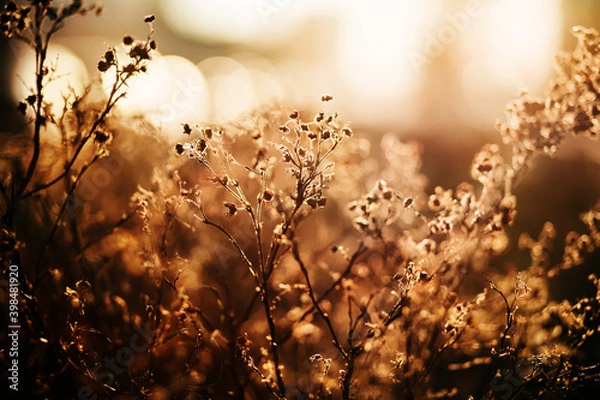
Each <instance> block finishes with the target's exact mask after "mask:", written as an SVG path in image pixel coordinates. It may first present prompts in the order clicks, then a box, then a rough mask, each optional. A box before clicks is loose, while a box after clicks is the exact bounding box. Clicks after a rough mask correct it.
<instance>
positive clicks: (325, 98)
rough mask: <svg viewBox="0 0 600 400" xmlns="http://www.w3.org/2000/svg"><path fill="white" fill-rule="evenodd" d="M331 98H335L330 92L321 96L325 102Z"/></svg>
mask: <svg viewBox="0 0 600 400" xmlns="http://www.w3.org/2000/svg"><path fill="white" fill-rule="evenodd" d="M331 100H333V97H332V96H330V95H328V94H326V95H323V96H321V101H323V102H326V101H331Z"/></svg>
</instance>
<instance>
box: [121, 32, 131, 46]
mask: <svg viewBox="0 0 600 400" xmlns="http://www.w3.org/2000/svg"><path fill="white" fill-rule="evenodd" d="M133 41H134V39H133V36H130V35H125V36H123V44H124V45H125V46H131V45H132V44H133Z"/></svg>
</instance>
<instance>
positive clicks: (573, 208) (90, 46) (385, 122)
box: [0, 0, 600, 238]
mask: <svg viewBox="0 0 600 400" xmlns="http://www.w3.org/2000/svg"><path fill="white" fill-rule="evenodd" d="M3 3H5V2H3ZM103 4H104V12H103V14H102V15H101V16H100V17H94V16H89V17H87V18H75V19H73V20H72V21H70V22H69V23H68V25H67V26H66V28H65V29H64V30H62V31H61V32H60V33H59V35H58V36H57V38H56V41H55V44H56V46H55V47H54V48H53V49H51V53H52V54H59V56H58V58H57V57H56V55H55V56H52V57H54V58H52V57H51V59H54V60H57V61H58V71H59V72H60V74H59V75H61V76H63V77H64V78H61V79H58V80H56V81H55V82H54V83H53V84H52V88H51V89H49V90H50V92H51V93H48V96H54V98H55V99H57V100H58V99H60V97H61V91H64V90H65V88H66V87H67V85H71V86H72V87H74V88H75V89H76V90H81V88H82V87H83V86H84V85H85V84H86V83H87V82H89V81H90V80H94V79H99V76H100V74H99V73H98V71H97V69H96V63H97V61H98V60H99V59H100V56H101V55H102V54H103V53H104V51H105V50H106V47H107V46H109V45H117V44H119V43H121V39H122V37H123V35H124V34H131V35H133V36H134V37H135V38H139V39H142V38H144V37H145V36H146V35H147V33H148V30H147V26H146V24H144V23H143V21H142V19H143V17H144V16H145V15H147V14H151V13H154V14H156V17H157V20H156V22H155V23H154V28H155V30H156V33H155V36H154V37H155V39H156V40H157V42H158V52H159V53H160V56H157V57H155V58H154V60H153V61H152V63H151V64H150V66H149V73H148V74H147V75H146V76H142V77H140V78H139V79H138V80H137V81H136V82H134V83H133V84H132V85H131V88H130V94H129V96H128V98H127V99H126V101H124V102H123V103H122V104H121V107H120V109H121V111H122V112H125V113H144V114H145V115H147V116H148V118H150V119H151V120H152V121H153V122H155V123H156V124H157V125H159V126H161V127H162V132H163V134H164V135H165V137H166V138H167V139H168V140H169V141H175V140H177V138H178V137H179V135H180V132H181V123H182V122H190V123H198V124H201V125H202V124H212V123H224V122H226V121H229V120H232V119H235V118H237V117H239V116H240V115H242V114H243V113H244V112H247V111H248V110H251V109H252V108H254V107H256V106H259V105H261V104H265V103H269V102H271V101H273V100H280V101H282V102H283V103H284V104H289V105H290V106H291V107H295V108H302V107H306V106H309V107H318V106H319V105H320V102H319V99H320V97H321V95H323V94H331V95H333V96H334V98H335V101H334V104H333V106H334V107H335V108H336V109H337V110H339V111H340V112H341V114H342V116H343V117H344V118H345V119H346V120H349V121H351V124H352V126H353V127H354V129H355V130H356V131H360V132H363V133H364V134H366V135H368V136H369V137H370V138H372V139H373V142H377V141H378V139H379V138H380V137H381V136H382V135H383V134H385V133H387V132H393V133H396V134H398V135H399V136H400V137H401V139H403V140H410V139H417V140H418V141H420V142H421V143H423V148H424V153H423V159H424V167H423V168H424V173H425V174H426V175H427V176H429V177H430V185H431V189H432V188H433V186H435V185H443V186H447V187H455V186H456V185H457V184H458V183H459V182H460V181H462V180H464V179H466V178H467V177H468V171H469V164H470V162H471V157H472V155H473V154H474V153H475V152H476V151H477V150H478V149H479V148H480V147H481V145H483V144H484V143H486V142H489V141H499V136H498V135H497V133H496V132H495V130H494V124H495V121H496V120H497V119H498V118H502V116H503V109H504V105H505V104H506V103H507V102H508V101H510V100H511V99H513V98H516V97H517V96H518V95H519V93H521V92H522V91H523V90H526V91H528V92H530V93H532V94H538V93H540V94H541V93H543V91H544V90H545V88H546V87H547V86H548V82H549V79H550V78H551V77H552V73H553V60H554V54H555V53H556V52H558V51H560V50H563V49H564V50H571V49H573V48H574V46H575V40H574V38H573V37H572V36H571V34H570V32H569V31H570V28H571V27H572V26H574V25H584V26H588V27H595V28H600V2H599V1H596V0H578V1H568V0H527V1H521V0H460V1H458V0H456V1H455V0H419V1H411V0H394V1H381V0H378V1H369V2H365V1H359V0H343V1H342V0H329V1H322V0H127V1H119V0H104V1H103ZM30 56H31V54H30V53H28V52H27V51H26V49H22V48H20V47H19V46H15V45H14V44H12V43H9V42H8V41H7V40H6V39H5V38H2V39H1V41H0V57H1V61H2V62H1V63H0V71H1V73H0V78H1V86H0V87H1V88H2V90H1V93H0V102H1V108H0V131H1V132H2V133H5V132H19V131H23V129H25V128H24V127H25V122H24V121H23V120H22V119H20V117H19V116H18V115H17V113H16V112H15V105H16V104H17V102H18V100H21V99H22V98H23V97H24V96H25V94H26V92H27V91H26V89H24V88H25V87H26V85H25V86H24V85H23V83H25V84H27V82H29V81H30V80H29V79H30V78H31V77H32V73H31V71H32V67H31V62H32V59H31V57H30ZM15 76H19V77H20V78H18V79H15ZM105 86H108V83H105ZM78 88H79V89H78ZM374 147H377V146H374ZM518 190H519V191H521V193H518V194H519V195H520V196H521V197H520V214H521V215H527V218H526V219H519V220H518V221H517V227H515V229H516V230H517V231H529V232H530V233H531V234H532V235H534V236H537V233H538V232H539V229H540V228H541V226H542V224H543V222H544V221H545V220H547V219H553V220H556V218H555V217H556V216H557V215H558V216H559V217H560V216H566V215H569V218H564V220H565V222H564V224H563V225H561V221H560V218H559V221H557V224H558V228H559V238H560V237H561V236H560V235H561V234H562V233H564V232H566V230H567V229H578V228H579V226H578V225H576V222H573V221H574V220H573V218H572V216H573V215H577V214H579V213H581V212H583V211H585V210H586V209H587V208H588V207H589V206H591V205H592V204H593V203H594V202H595V201H596V199H598V198H599V197H600V147H599V145H598V142H590V141H589V140H577V139H573V140H571V141H570V142H569V143H567V145H566V146H565V148H563V149H562V150H561V151H559V153H558V154H557V155H556V157H555V159H553V160H548V159H543V160H541V161H540V163H539V164H538V166H537V167H536V168H535V169H534V171H532V173H531V175H530V176H529V179H528V180H526V181H524V182H523V184H522V185H521V187H520V188H519V189H518ZM566 221H571V222H566Z"/></svg>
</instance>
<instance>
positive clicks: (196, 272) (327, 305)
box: [0, 0, 600, 399]
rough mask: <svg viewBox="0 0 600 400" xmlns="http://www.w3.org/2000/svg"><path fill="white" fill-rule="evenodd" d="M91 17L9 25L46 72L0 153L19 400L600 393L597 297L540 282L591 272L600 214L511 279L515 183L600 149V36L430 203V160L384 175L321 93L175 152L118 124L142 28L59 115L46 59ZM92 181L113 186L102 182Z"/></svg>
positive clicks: (77, 10) (41, 8)
mask: <svg viewBox="0 0 600 400" xmlns="http://www.w3.org/2000/svg"><path fill="white" fill-rule="evenodd" d="M97 10H99V8H97V7H88V8H85V7H83V6H82V4H81V2H80V1H74V2H72V3H71V4H70V5H67V6H60V7H58V6H54V5H53V2H52V1H49V0H47V1H30V2H29V4H28V5H27V6H20V5H17V4H16V3H13V2H9V3H8V5H7V6H6V7H5V9H4V12H3V13H2V14H1V22H2V29H3V31H4V32H5V33H6V35H7V36H8V37H11V38H13V39H16V40H21V41H23V42H25V43H26V44H27V45H28V46H30V47H31V49H32V51H34V52H35V53H36V55H37V61H38V63H37V68H36V71H35V74H36V78H37V79H36V82H37V83H36V87H34V88H32V93H31V95H30V96H29V97H27V98H26V99H24V100H23V102H22V103H20V104H19V106H18V109H19V111H20V112H22V113H23V114H24V115H25V116H26V118H28V119H30V121H31V126H32V127H33V129H32V131H31V132H30V133H24V134H22V135H21V136H20V137H19V138H18V139H15V140H10V141H6V144H5V145H4V146H3V148H2V176H1V177H0V178H1V185H0V194H1V200H2V201H1V203H0V211H1V213H2V242H1V246H2V250H1V251H2V267H3V271H4V273H6V272H7V270H8V268H9V266H10V265H11V264H17V265H19V266H20V268H21V271H22V273H21V274H20V276H19V279H20V280H19V294H20V296H19V298H20V310H21V313H22V326H23V328H22V337H21V346H22V354H23V355H26V363H27V365H28V367H27V368H25V367H23V368H22V370H21V374H22V381H23V382H28V383H29V384H27V385H25V384H23V385H22V386H21V390H22V391H23V392H25V393H26V394H29V395H31V396H33V397H35V398H42V397H49V398H55V397H57V396H58V397H61V398H63V397H65V398H66V397H68V398H138V397H139V398H189V399H191V398H215V399H221V398H238V399H244V398H246V399H262V398H276V399H284V398H289V399H330V398H331V399H335V398H342V399H350V398H356V399H369V398H406V399H410V398H427V399H442V398H457V399H464V398H469V396H471V397H470V398H473V399H481V398H501V399H507V398H512V399H516V398H523V399H526V398H558V397H561V398H565V397H567V398H575V397H576V396H586V393H589V392H586V391H589V390H591V388H594V387H595V388H597V387H598V382H599V379H600V364H599V360H595V359H590V358H589V357H586V356H585V354H584V353H585V352H584V351H582V348H584V346H585V344H586V343H589V341H590V340H594V339H595V337H596V336H597V335H598V331H599V330H600V282H599V280H598V278H597V277H596V276H594V275H591V276H590V277H589V279H590V281H591V282H592V283H593V285H594V286H595V288H596V294H595V295H592V296H589V297H582V298H581V299H580V300H579V301H577V302H575V303H570V302H568V301H566V300H562V299H553V298H551V296H550V295H549V285H550V283H551V281H552V280H556V279H561V274H562V273H563V271H565V270H567V269H571V268H575V267H578V266H580V265H581V264H583V263H585V262H586V260H589V259H590V258H592V257H594V255H596V256H597V254H598V247H599V245H600V202H599V203H598V204H596V205H595V206H594V207H593V208H592V209H590V211H589V212H587V213H585V214H584V215H582V221H583V222H584V224H585V225H586V226H587V229H588V231H587V232H585V233H584V232H582V233H575V232H572V233H570V234H569V235H568V236H567V237H566V238H565V246H564V252H563V256H562V259H561V260H560V261H558V262H554V261H553V260H552V257H550V249H551V248H552V244H553V242H554V239H555V236H556V232H555V230H554V227H553V225H552V224H551V223H550V222H548V223H547V224H546V225H545V226H544V228H543V230H542V232H541V233H540V235H539V237H538V238H537V239H536V238H532V237H530V236H528V235H525V234H524V235H522V236H521V237H520V238H519V240H518V245H519V246H520V247H521V248H523V249H526V250H528V251H529V252H530V254H531V263H530V265H518V267H516V268H513V269H510V268H505V267H502V266H501V265H499V263H498V257H499V256H501V255H502V254H505V252H506V249H507V248H508V246H509V244H510V242H511V237H510V236H509V235H508V234H507V232H506V228H507V227H508V226H510V225H511V224H512V223H513V221H514V219H515V217H516V213H517V198H516V196H515V194H514V193H513V189H514V187H515V186H516V185H518V183H519V181H520V180H521V179H522V178H523V176H524V175H525V174H527V172H528V170H529V169H530V168H531V166H532V164H533V163H534V162H535V160H536V157H537V156H538V155H543V154H547V155H552V154H553V153H554V152H556V150H557V149H558V148H559V147H560V146H561V144H562V143H563V142H564V141H565V140H568V138H569V137H570V136H572V135H584V136H588V137H589V138H590V139H596V138H597V136H598V129H599V124H598V120H597V116H598V114H600V111H599V110H600V109H599V107H600V103H599V99H598V96H599V94H600V73H599V65H600V37H599V35H598V33H597V32H595V31H594V30H588V29H583V28H575V29H574V30H573V32H574V34H575V36H576V37H577V38H578V40H579V44H578V46H577V47H576V49H575V50H574V51H573V52H571V53H568V54H562V55H560V56H559V63H558V67H559V68H558V69H557V75H556V77H555V79H554V81H553V82H552V85H551V87H550V89H549V91H548V93H547V95H546V96H545V97H543V98H533V97H530V96H528V95H524V96H523V97H522V98H520V99H518V100H516V101H514V102H513V103H512V104H511V105H510V106H509V107H508V108H507V114H506V119H505V121H504V122H502V123H500V124H499V125H498V131H499V132H500V135H501V137H502V141H503V145H500V144H490V145H487V146H485V147H484V148H483V149H482V150H481V151H480V152H479V153H477V154H476V155H475V157H474V159H473V163H472V168H471V177H470V179H468V180H467V181H465V182H463V183H461V184H460V185H459V186H458V187H457V188H456V189H449V188H442V187H435V188H434V189H433V191H428V190H427V185H428V182H427V179H426V177H424V176H423V175H422V174H421V173H420V167H421V160H420V151H421V149H420V146H419V145H418V144H416V143H403V142H401V141H400V140H398V139H397V138H396V137H395V136H393V135H387V136H385V137H384V138H383V140H382V142H381V145H382V148H383V149H384V152H383V158H384V159H383V160H379V162H380V164H381V166H380V167H373V165H374V160H373V158H372V156H371V155H370V152H369V146H370V144H369V141H368V140H367V139H365V137H363V136H361V135H360V134H358V133H356V134H354V133H353V131H352V129H351V128H350V127H349V126H348V125H347V124H345V123H344V122H343V121H342V120H341V118H340V116H339V115H338V114H337V113H336V112H335V111H334V110H332V109H331V100H332V97H331V96H323V98H322V99H321V100H322V105H321V106H322V109H321V110H320V111H318V112H312V113H310V112H309V111H305V110H301V111H298V110H293V111H291V112H289V111H285V110H284V108H283V107H282V106H279V105H268V106H265V107H264V108H262V109H258V110H257V111H256V112H254V113H252V114H251V115H248V116H246V117H245V118H243V119H242V120H240V121H238V122H235V123H231V124H229V125H227V126H222V127H217V126H211V127H204V126H203V127H198V126H195V125H193V124H192V121H187V122H186V121H182V123H183V133H182V141H181V143H180V144H177V145H176V146H175V147H174V149H170V148H167V145H165V144H164V143H161V142H160V141H159V140H157V139H155V138H153V137H152V136H151V135H147V134H141V133H140V132H141V131H144V130H146V131H151V130H152V127H151V126H150V125H149V124H147V123H145V122H144V120H143V118H138V119H133V120H129V119H126V118H125V117H122V116H119V115H118V114H115V110H114V108H115V105H116V104H117V102H118V100H119V99H120V98H121V97H122V96H123V95H124V94H125V93H126V86H127V80H128V79H129V78H130V77H131V76H133V75H135V74H138V73H143V72H145V70H146V68H147V67H146V60H148V59H150V58H151V55H152V50H154V49H155V48H156V43H155V42H154V41H153V40H152V28H151V24H152V22H153V21H154V17H153V16H148V17H146V19H145V22H146V23H148V24H150V28H151V33H150V35H149V36H148V37H147V38H146V39H144V40H142V41H136V40H135V39H134V38H132V37H130V36H125V37H124V39H123V44H124V46H126V48H127V51H128V59H127V60H119V59H118V57H117V53H116V51H115V49H114V48H109V49H108V50H107V51H106V53H105V54H104V55H103V56H102V59H101V60H100V61H99V62H98V70H99V71H100V73H103V74H114V75H115V82H114V84H113V87H112V90H111V91H109V93H108V94H107V95H106V97H105V98H102V99H96V98H92V97H91V95H90V93H92V90H91V88H90V90H88V91H86V92H85V94H84V95H83V96H75V95H73V96H67V97H65V101H64V107H63V108H62V112H61V113H60V115H55V114H53V113H52V112H51V107H50V105H49V104H47V103H46V101H45V99H44V85H46V84H47V82H49V81H50V80H51V79H52V68H51V67H50V66H49V63H48V60H46V51H47V46H48V43H49V41H50V39H51V37H52V35H53V34H54V33H55V32H56V31H57V30H58V29H60V27H61V26H62V25H63V24H64V23H65V22H66V21H67V20H68V19H69V18H71V17H72V16H75V15H78V14H85V13H87V12H91V11H97ZM49 130H54V131H57V132H59V133H60V138H61V140H60V141H59V142H58V143H53V142H49V141H46V140H45V139H44V135H45V133H46V132H48V131H49ZM23 138H25V139H23ZM147 154H154V155H155V157H153V159H148V157H147ZM156 160H160V162H159V163H156V162H155V161H156ZM102 174H104V175H103V176H105V180H104V181H102V182H105V181H106V180H107V179H108V183H106V184H104V183H102V184H99V183H98V181H97V180H96V181H94V180H93V179H92V178H93V177H98V176H101V175H102ZM117 175H118V177H117ZM106 176H108V178H106ZM92 189H95V191H94V190H92ZM596 260H597V258H596ZM596 339H597V338H596ZM3 340H5V337H4V336H3ZM0 357H2V358H3V359H4V358H6V354H5V353H1V354H0ZM23 365H24V364H23ZM25 375H27V376H25ZM82 393H83V394H82ZM78 396H79V397H78ZM90 396H91V397H90ZM93 396H97V397H93ZM132 396H133V397H132ZM552 396H555V397H552Z"/></svg>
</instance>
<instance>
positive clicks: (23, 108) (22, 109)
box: [17, 101, 27, 115]
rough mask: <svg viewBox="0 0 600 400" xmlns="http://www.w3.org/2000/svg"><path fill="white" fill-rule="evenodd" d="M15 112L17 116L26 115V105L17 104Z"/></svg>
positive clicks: (22, 102)
mask: <svg viewBox="0 0 600 400" xmlns="http://www.w3.org/2000/svg"><path fill="white" fill-rule="evenodd" d="M17 111H19V114H21V115H25V114H26V113H27V103H25V102H24V101H20V102H19V104H17Z"/></svg>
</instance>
